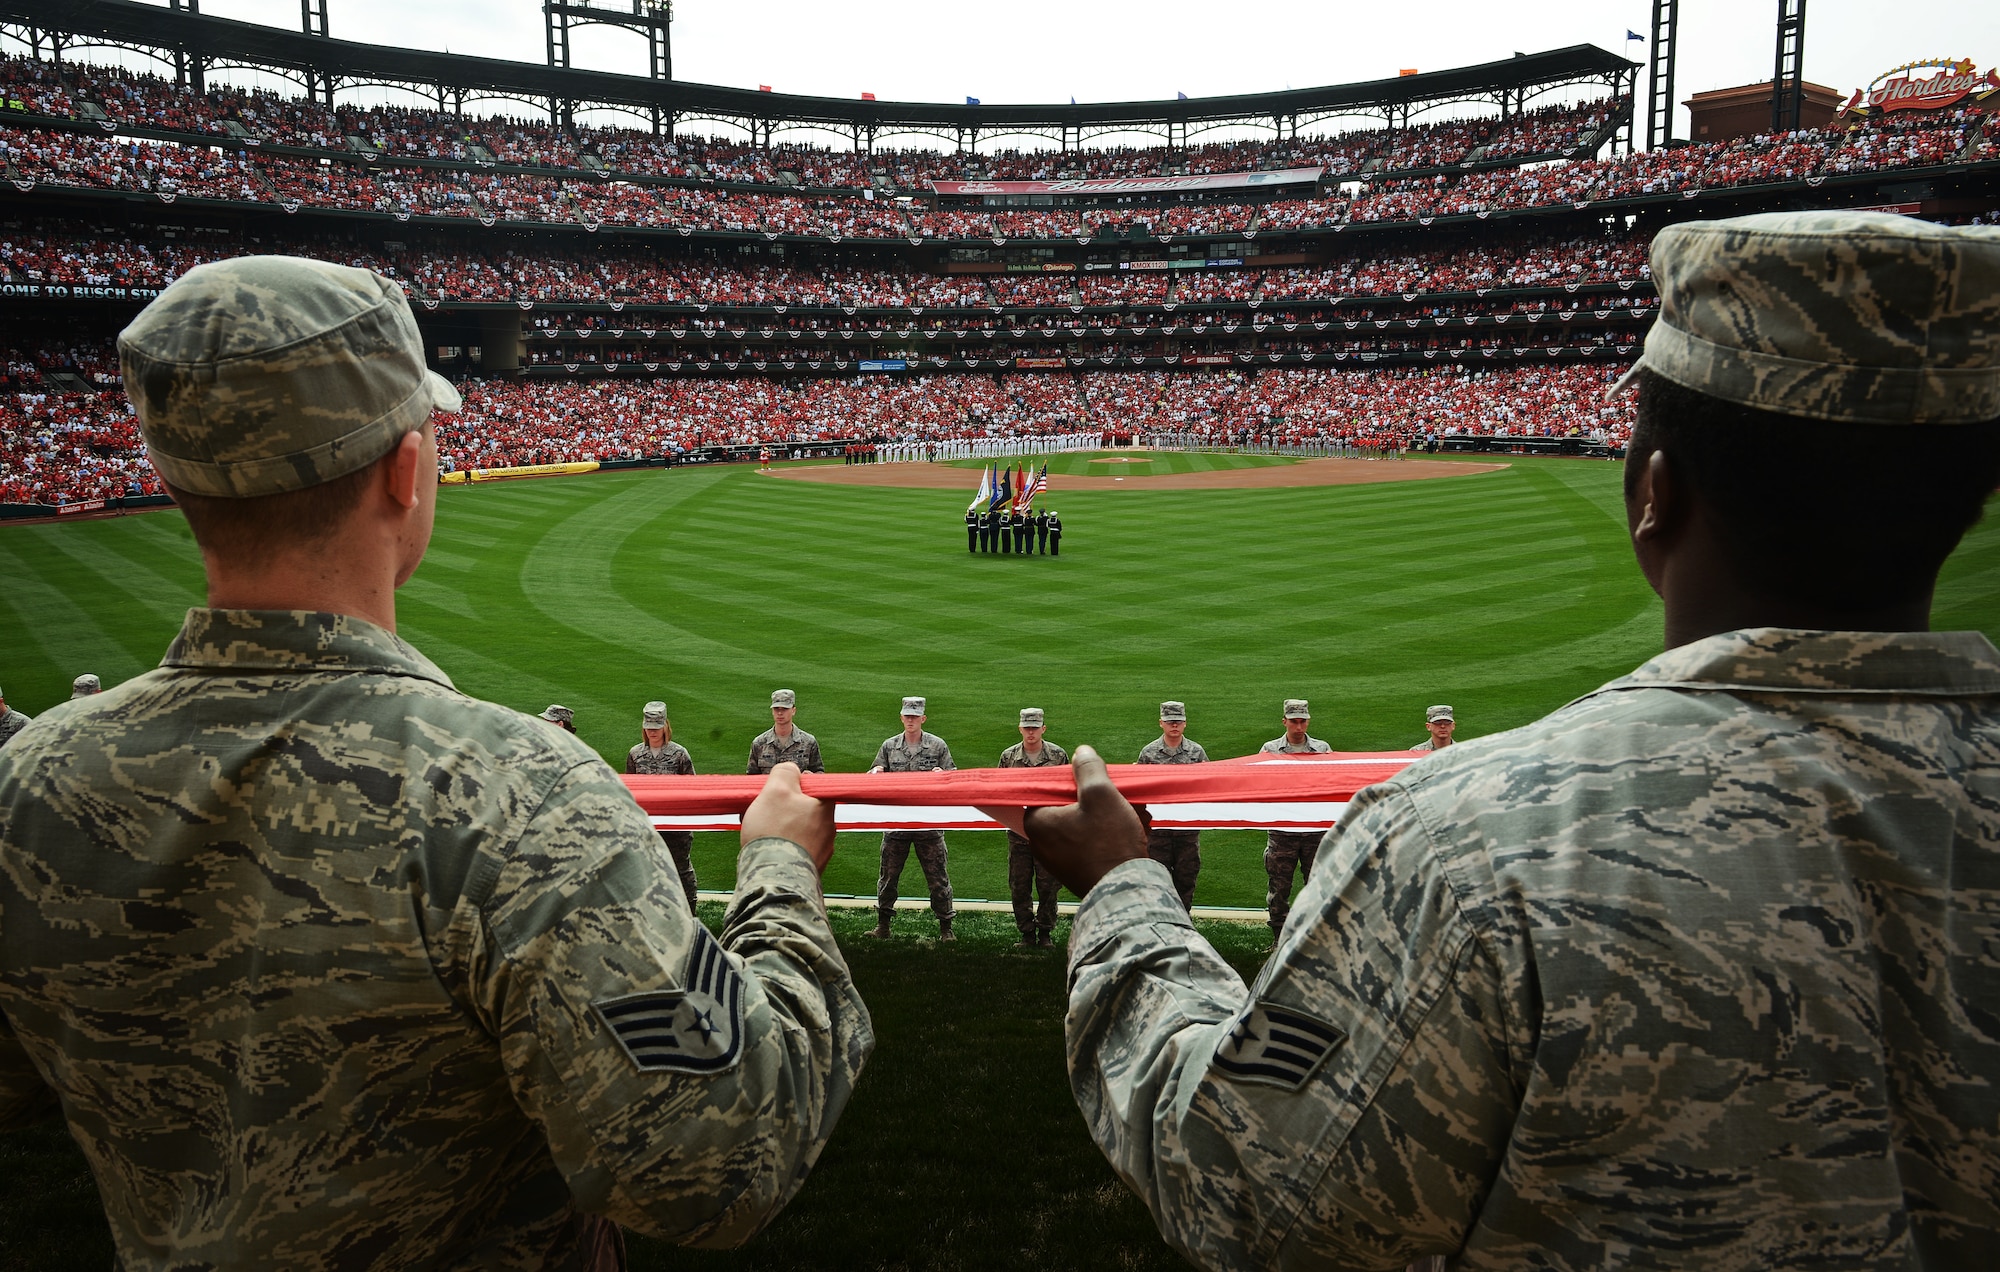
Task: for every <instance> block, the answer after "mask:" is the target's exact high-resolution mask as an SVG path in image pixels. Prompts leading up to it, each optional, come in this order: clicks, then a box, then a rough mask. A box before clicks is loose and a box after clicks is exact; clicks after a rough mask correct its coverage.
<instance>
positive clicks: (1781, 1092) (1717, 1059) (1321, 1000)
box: [1068, 628, 2000, 1272]
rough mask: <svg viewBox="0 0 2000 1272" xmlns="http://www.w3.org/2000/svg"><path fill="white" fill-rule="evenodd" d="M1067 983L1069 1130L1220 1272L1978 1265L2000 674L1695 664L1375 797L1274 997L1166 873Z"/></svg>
mask: <svg viewBox="0 0 2000 1272" xmlns="http://www.w3.org/2000/svg"><path fill="white" fill-rule="evenodd" d="M1302 920H1303V921H1302ZM1070 948H1071V951H1072V954H1071V964H1070V1005H1069V1013H1070V1014H1069V1021H1068V1045H1069V1065H1070V1074H1071V1081H1072V1086H1073V1088H1074V1090H1075V1092H1076V1096H1077V1099H1078V1102H1079V1103H1080V1105H1081V1106H1082V1109H1083V1112H1084V1115H1085V1118H1086V1120H1087V1121H1088V1123H1089V1125H1090V1127H1091V1130H1092V1133H1093V1134H1094V1136H1095V1137H1096V1139H1097V1142H1098V1143H1099V1144H1100V1145H1101V1146H1102V1147H1103V1148H1104V1150H1105V1152H1106V1154H1107V1156H1109V1157H1110V1159H1111V1162H1112V1165H1113V1166H1114V1168H1115V1169H1116V1170H1117V1171H1118V1173H1119V1174H1120V1175H1122V1176H1123V1177H1124V1178H1125V1180H1126V1181H1127V1182H1128V1183H1129V1184H1130V1185H1131V1186H1132V1187H1133V1188H1134V1189H1135V1190H1136V1191H1137V1193H1138V1194H1139V1196H1140V1197H1141V1198H1143V1199H1144V1200H1145V1201H1146V1202H1147V1204H1148V1205H1149V1207H1150V1208H1151V1209H1152V1212H1153V1214H1154V1217H1155V1218H1156V1219H1157V1220H1158V1222H1159V1224H1160V1227H1161V1229H1162V1231H1163V1232H1164V1233H1165V1234H1166V1235H1167V1237H1168V1239H1169V1241H1171V1242H1172V1243H1173V1244H1174V1245H1175V1246H1177V1247H1179V1248H1180V1249H1182V1250H1183V1251H1185V1252H1186V1253H1187V1254H1188V1256H1189V1257H1190V1258H1192V1259H1194V1260H1195V1261H1196V1262H1198V1263H1200V1264H1202V1265H1204V1266H1209V1267H1303V1266H1312V1267H1322V1266H1339V1267H1348V1268H1357V1269H1369V1268H1377V1269H1386V1268H1400V1267H1402V1266H1403V1265H1405V1264H1407V1263H1409V1262H1411V1261H1412V1260H1413V1259H1415V1258H1417V1257H1418V1256H1420V1255H1428V1254H1448V1253H1454V1252H1457V1254H1458V1257H1457V1259H1456V1261H1455V1262H1454V1263H1453V1266H1454V1267H1460V1268H1504V1269H1528V1268H1535V1269H1550V1270H1561V1269H1586V1268H1603V1267H1621V1266H1622V1267H1644V1268H1665V1267H1690V1268H1701V1269H1704V1270H1714V1272H1721V1270H1724V1269H1762V1268H1769V1267H1808V1266H1810V1267H1826V1268H1831V1267H1853V1268H1870V1269H1887V1268H1896V1269H1918V1268H1972V1267H1985V1266H1990V1260H1991V1258H1992V1256H1993V1250H1994V1249H1995V1245H1996V1243H1997V1242H2000V1082H1996V1081H1995V1080H1994V1076H1995V1075H2000V1029H1996V1028H1995V1027H1994V1024H1993V1022H1994V1021H1996V1020H2000V975H1996V974H1995V971H1994V961H1993V960H1994V954H1993V952H1994V951H1995V950H1996V949H2000V653H1996V651H1995V650H1994V648H1993V646H1992V645H1991V644H1990V643H1988V642H1987V640H1986V639H1985V638H1984V637H1982V636H1980V635H1978V634H1977V633H1972V632H1953V633H1914V634H1887V635H1885V634H1876V633H1852V632H1833V633H1828V632H1799V631H1788V630H1781V629H1772V628H1765V629H1757V630H1752V631H1741V632H1731V633H1726V634H1724V635H1720V636H1715V637H1711V638H1709V639H1706V640H1702V641H1697V642H1694V643H1692V644H1689V645H1685V646H1682V647H1680V648H1678V649H1674V650H1670V651H1669V652H1667V653H1666V654H1664V655H1662V656H1661V657H1659V658H1656V659H1654V660H1653V661H1651V662H1649V663H1647V664H1646V665H1645V666H1643V667H1641V668H1639V670H1638V671H1636V672H1634V673H1633V674H1632V675H1630V676H1628V677H1625V678H1624V679H1621V680H1617V681H1613V682H1612V683H1611V684H1609V685H1606V686H1605V687H1604V688H1603V689H1600V690H1598V691H1597V692H1595V693H1593V694H1590V695H1588V696H1587V697H1584V698H1582V699H1580V700H1578V701H1577V702H1574V703H1571V704H1570V705H1569V706H1567V707H1564V708H1563V709H1562V710H1560V711H1557V712H1556V713H1555V714H1553V715H1551V716H1549V717H1547V718H1546V719H1543V720H1541V721H1540V722H1538V723H1536V724H1533V725H1530V726H1528V727H1526V728H1522V729H1516V730H1514V731H1512V732H1510V733H1504V734H1497V735H1494V736H1490V737H1486V738H1481V739H1478V740H1476V741H1473V742H1466V743H1459V744H1457V745H1455V746H1452V747H1450V748H1449V749H1448V750H1447V751H1445V752H1444V753H1443V754H1440V755H1438V756H1437V757H1435V762H1434V763H1429V764H1422V765H1416V766H1413V767H1411V768H1409V769H1407V770H1405V771H1404V772H1403V773H1402V774H1400V775H1398V776H1397V777H1396V778H1395V779H1393V780H1391V781H1389V782H1386V783H1383V784H1381V785H1379V786H1375V787H1372V788H1370V789H1369V790H1367V791H1364V792H1362V793H1361V794H1360V795H1359V796H1357V797H1356V799H1355V800H1354V803H1353V804H1352V806H1351V807H1350V808H1349V810H1348V813H1347V816H1346V818H1345V819H1344V820H1343V821H1342V822H1341V824H1340V826H1339V827H1338V829H1337V830H1336V831H1335V832H1334V834H1333V835H1332V836H1331V837H1329V838H1328V840H1327V842H1326V845H1325V847H1324V848H1322V849H1321V852H1320V856H1319V865H1318V867H1317V868H1316V869H1315V870H1314V871H1313V875H1312V879H1311V881H1310V883H1309V884H1308V885H1307V887H1306V889H1305V891H1304V892H1303V894H1302V895H1301V896H1300V898H1299V902H1298V906H1297V907H1296V909H1295V911H1294V913H1293V915H1292V922H1291V924H1290V925H1289V926H1288V927H1287V928H1286V929H1285V932H1284V935H1283V938H1282V940H1281V941H1280V943H1279V946H1278V948H1277V950H1276V951H1275V952H1274V953H1273V955H1272V957H1271V959H1270V961H1269V962H1268V963H1266V964H1265V965H1264V968H1263V971H1262V972H1261V973H1260V974H1259V976H1258V979H1257V981H1256V983H1255V984H1254V985H1252V986H1250V987H1249V988H1248V989H1246V988H1245V987H1244V985H1243V983H1242V981H1241V980H1240V979H1238V977H1237V975H1236V973H1235V972H1234V971H1233V970H1232V969H1231V968H1230V966H1229V965H1228V964H1227V963H1225V962H1223V961H1222V960H1221V959H1220V958H1219V957H1217V956H1216V954H1215V953H1214V951H1213V950H1212V949H1211V948H1210V947H1209V946H1208V945H1207V944H1206V943H1205V942H1204V941H1203V940H1202V939H1201V938H1200V937H1199V936H1197V935H1196V934H1195V933H1194V931H1193V930H1192V929H1191V928H1190V927H1189V925H1188V922H1187V919H1186V917H1185V915H1184V914H1183V913H1182V910H1181V907H1180V904H1179V902H1178V901H1177V900H1176V898H1175V895H1174V892H1173V889H1172V888H1171V887H1170V886H1169V883H1168V876H1167V873H1166V871H1165V870H1164V869H1163V868H1161V867H1160V866H1159V865H1157V864H1155V863H1153V862H1150V861H1143V862H1127V863H1125V864H1123V865H1121V866H1119V867H1118V868H1117V869H1115V870H1113V871H1112V872H1111V873H1109V874H1108V875H1106V876H1105V878H1104V880H1103V881H1102V882H1101V883H1100V884H1099V885H1098V886H1097V887H1096V888H1094V889H1092V890H1091V893H1090V895H1089V897H1088V898H1087V899H1086V900H1085V901H1084V903H1083V905H1082V907H1081V909H1080V910H1079V912H1078V914H1077V918H1076V929H1075V935H1074V936H1073V937H1072V938H1071V947H1070Z"/></svg>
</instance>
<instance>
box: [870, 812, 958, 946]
mask: <svg viewBox="0 0 2000 1272" xmlns="http://www.w3.org/2000/svg"><path fill="white" fill-rule="evenodd" d="M911 849H915V850H916V853H917V864H918V865H920V866H922V867H923V869H924V882H925V883H926V884H928V885H929V886H930V890H931V913H932V914H935V915H937V917H938V922H940V923H949V922H951V878H950V876H948V875H946V874H945V872H944V866H945V849H944V836H943V835H942V834H940V833H938V832H937V831H935V830H892V831H890V832H889V833H888V834H886V835H884V836H882V874H881V876H880V877H879V878H877V879H876V880H875V912H876V914H877V916H878V917H880V919H881V920H882V922H884V923H887V922H888V921H889V915H890V914H891V913H892V912H894V910H895V909H896V885H897V884H898V883H900V882H901V881H902V878H903V867H904V866H905V865H908V864H909V860H910V850H911Z"/></svg>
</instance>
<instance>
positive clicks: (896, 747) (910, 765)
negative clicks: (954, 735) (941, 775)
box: [869, 733, 958, 773]
mask: <svg viewBox="0 0 2000 1272" xmlns="http://www.w3.org/2000/svg"><path fill="white" fill-rule="evenodd" d="M869 767H870V768H879V769H881V770H882V771H883V772H885V773H930V772H933V771H936V770H938V769H955V768H957V767H958V766H957V765H956V764H953V763H952V762H951V748H950V747H948V746H946V745H945V744H944V739H943V738H941V737H939V736H938V735H937V734H935V733H926V734H924V735H923V736H922V737H920V738H918V739H917V744H916V745H915V746H911V745H909V744H908V743H906V742H904V741H903V735H902V734H900V733H898V734H897V735H896V736H895V737H893V738H890V739H889V740H888V741H887V742H884V743H883V744H882V745H881V746H878V747H876V748H875V762H874V763H873V764H871V765H869Z"/></svg>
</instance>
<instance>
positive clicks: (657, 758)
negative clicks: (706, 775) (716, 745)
mask: <svg viewBox="0 0 2000 1272" xmlns="http://www.w3.org/2000/svg"><path fill="white" fill-rule="evenodd" d="M625 771H626V772H627V773H655V774H661V773H665V774H671V775H673V776H675V777H693V776H694V757H693V756H691V755H689V754H688V753H687V748H686V747H684V746H682V745H681V744H680V743H678V742H672V741H670V742H668V743H667V744H666V745H665V746H663V747H661V748H660V749H659V750H657V751H655V750H654V749H653V748H652V747H650V746H647V745H646V744H645V743H644V742H640V743H638V744H637V745H635V746H633V748H632V749H631V750H630V751H628V752H626V754H625Z"/></svg>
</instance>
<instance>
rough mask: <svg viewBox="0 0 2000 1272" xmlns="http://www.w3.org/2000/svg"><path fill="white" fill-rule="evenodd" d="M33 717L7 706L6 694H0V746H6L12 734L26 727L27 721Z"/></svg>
mask: <svg viewBox="0 0 2000 1272" xmlns="http://www.w3.org/2000/svg"><path fill="white" fill-rule="evenodd" d="M33 719H34V717H33V716H31V715H24V714H23V713H21V712H19V711H16V710H15V709H14V708H12V707H10V706H8V705H7V698H6V695H5V694H0V746H6V745H7V743H8V742H9V741H10V740H11V739H12V738H13V736H14V735H15V734H16V733H19V732H20V731H21V730H22V729H25V728H27V727H28V722H29V721H31V720H33Z"/></svg>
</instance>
